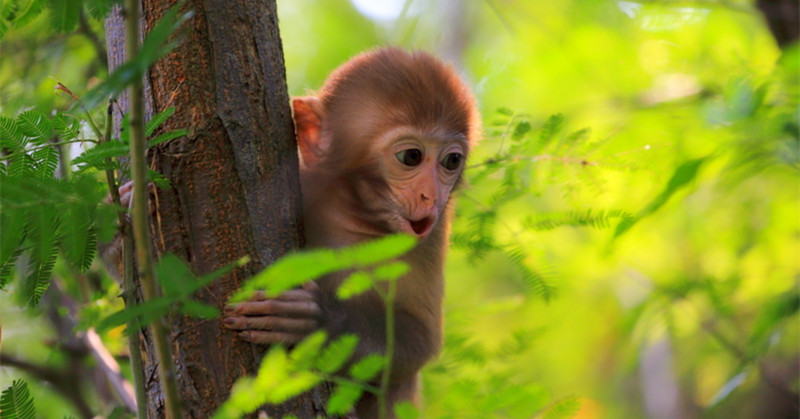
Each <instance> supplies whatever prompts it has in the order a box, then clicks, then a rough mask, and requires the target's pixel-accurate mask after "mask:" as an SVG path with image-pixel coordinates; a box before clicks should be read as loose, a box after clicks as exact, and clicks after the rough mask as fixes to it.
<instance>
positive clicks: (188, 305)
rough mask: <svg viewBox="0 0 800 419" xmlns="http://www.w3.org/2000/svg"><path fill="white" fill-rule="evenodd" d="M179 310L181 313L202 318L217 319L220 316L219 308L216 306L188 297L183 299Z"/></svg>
mask: <svg viewBox="0 0 800 419" xmlns="http://www.w3.org/2000/svg"><path fill="white" fill-rule="evenodd" d="M178 311H179V312H180V313H181V314H184V315H187V316H192V317H198V318H201V319H216V318H217V317H219V309H217V308H216V307H214V306H211V305H208V304H204V303H201V302H199V301H194V300H188V299H186V300H183V301H181V304H180V305H179V306H178Z"/></svg>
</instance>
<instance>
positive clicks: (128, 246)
mask: <svg viewBox="0 0 800 419" xmlns="http://www.w3.org/2000/svg"><path fill="white" fill-rule="evenodd" d="M113 105H114V101H113V100H109V101H108V107H107V108H106V125H105V132H104V133H103V136H102V137H101V138H100V139H99V140H100V142H101V143H105V142H108V141H109V140H111V124H112V118H111V116H112V111H113ZM86 114H87V116H88V114H89V112H88V111H86ZM106 160H107V161H109V162H110V160H111V159H110V158H108V159H106ZM105 172H106V183H108V189H109V193H110V194H111V199H112V201H113V202H114V204H115V205H117V207H122V200H121V199H120V196H119V189H117V188H118V187H117V181H116V179H114V170H112V169H109V170H106V171H105ZM126 213H127V208H121V209H120V210H119V215H118V217H117V224H118V225H119V229H120V234H121V235H122V266H123V268H122V287H123V292H122V299H123V300H124V301H125V306H126V307H128V308H131V307H132V306H133V305H134V303H135V301H136V299H135V298H134V292H133V290H134V288H133V238H132V237H131V231H130V226H129V225H128V222H127V221H126V220H125V214H126ZM128 350H129V351H130V354H131V372H132V374H133V388H134V391H135V393H136V417H137V418H138V419H146V418H147V407H146V406H147V397H146V395H145V391H144V365H142V352H141V350H140V349H139V328H138V327H137V326H136V325H135V324H134V321H133V319H129V320H128Z"/></svg>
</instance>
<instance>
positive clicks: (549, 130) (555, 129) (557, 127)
mask: <svg viewBox="0 0 800 419" xmlns="http://www.w3.org/2000/svg"><path fill="white" fill-rule="evenodd" d="M563 127H564V115H562V114H560V113H559V114H555V115H551V116H550V118H547V122H545V123H544V125H543V126H542V131H541V133H540V134H539V142H540V143H541V144H542V147H544V146H545V145H547V143H549V142H550V141H551V140H552V139H553V137H555V136H556V135H557V134H558V133H559V132H561V129H562V128H563Z"/></svg>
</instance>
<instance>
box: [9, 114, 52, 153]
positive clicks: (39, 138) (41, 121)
mask: <svg viewBox="0 0 800 419" xmlns="http://www.w3.org/2000/svg"><path fill="white" fill-rule="evenodd" d="M17 124H19V127H20V129H21V130H22V134H24V135H25V136H27V137H29V138H30V140H31V141H33V142H34V143H36V144H42V145H43V144H45V143H47V142H48V141H50V136H51V135H52V134H53V127H52V125H51V123H50V120H49V119H47V118H46V117H45V116H44V114H42V113H41V112H39V111H37V110H30V111H27V112H23V113H21V114H19V116H17Z"/></svg>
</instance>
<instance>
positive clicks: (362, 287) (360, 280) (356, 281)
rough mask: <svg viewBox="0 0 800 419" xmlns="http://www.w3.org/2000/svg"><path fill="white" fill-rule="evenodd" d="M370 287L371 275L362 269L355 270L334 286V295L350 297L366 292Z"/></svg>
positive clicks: (342, 297)
mask: <svg viewBox="0 0 800 419" xmlns="http://www.w3.org/2000/svg"><path fill="white" fill-rule="evenodd" d="M371 287H372V277H370V276H369V274H367V273H366V272H364V271H355V272H353V273H351V274H350V275H348V276H347V278H345V279H344V281H342V283H341V284H339V287H338V288H336V297H337V298H339V299H340V300H346V299H348V298H350V297H353V296H356V295H359V294H361V293H363V292H366V291H367V290H369V289H370V288H371Z"/></svg>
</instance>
